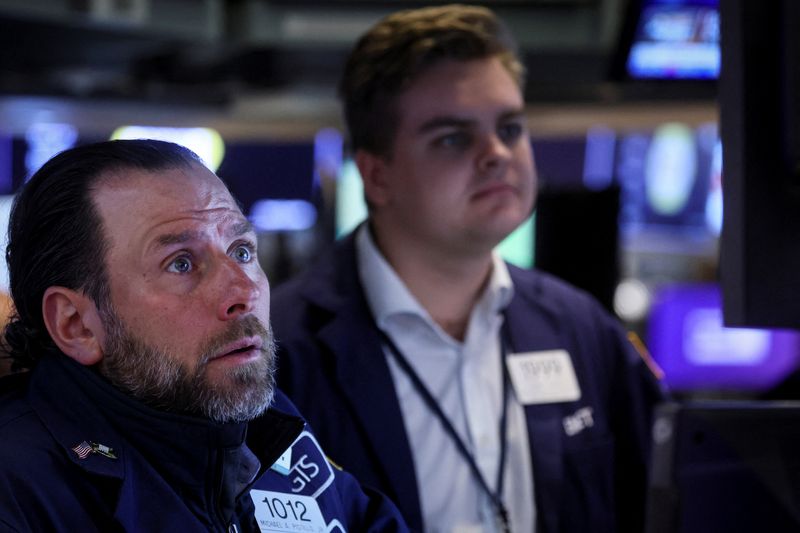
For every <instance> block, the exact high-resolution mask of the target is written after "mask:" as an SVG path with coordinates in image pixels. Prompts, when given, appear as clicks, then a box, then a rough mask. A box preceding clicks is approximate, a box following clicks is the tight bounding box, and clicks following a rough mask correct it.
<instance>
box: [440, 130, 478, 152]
mask: <svg viewBox="0 0 800 533" xmlns="http://www.w3.org/2000/svg"><path fill="white" fill-rule="evenodd" d="M470 140H471V139H470V136H469V134H467V133H464V132H455V133H448V134H447V135H443V136H441V137H439V138H438V139H436V140H435V141H434V144H435V145H436V146H439V147H442V148H465V147H467V146H469V143H470Z"/></svg>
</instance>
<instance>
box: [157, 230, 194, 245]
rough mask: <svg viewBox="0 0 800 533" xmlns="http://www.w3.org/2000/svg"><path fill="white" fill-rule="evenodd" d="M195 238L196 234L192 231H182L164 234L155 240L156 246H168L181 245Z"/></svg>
mask: <svg viewBox="0 0 800 533" xmlns="http://www.w3.org/2000/svg"><path fill="white" fill-rule="evenodd" d="M196 238H197V232H196V231H192V230H187V231H182V232H180V233H165V234H163V235H159V236H158V237H157V238H156V244H158V245H159V246H170V245H172V244H183V243H185V242H189V241H191V240H192V239H196Z"/></svg>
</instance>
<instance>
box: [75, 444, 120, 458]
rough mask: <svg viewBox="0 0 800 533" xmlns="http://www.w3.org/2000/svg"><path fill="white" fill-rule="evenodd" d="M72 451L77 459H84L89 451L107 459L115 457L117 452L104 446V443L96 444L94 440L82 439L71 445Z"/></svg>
mask: <svg viewBox="0 0 800 533" xmlns="http://www.w3.org/2000/svg"><path fill="white" fill-rule="evenodd" d="M72 451H73V452H75V454H76V455H77V456H78V458H79V459H86V458H87V457H89V454H90V453H96V454H99V455H102V456H104V457H108V458H109V459H116V458H117V454H115V453H114V449H113V448H110V447H109V446H106V445H105V444H98V443H96V442H86V441H83V442H81V443H80V444H77V445H75V446H73V447H72Z"/></svg>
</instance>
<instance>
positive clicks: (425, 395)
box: [378, 324, 511, 533]
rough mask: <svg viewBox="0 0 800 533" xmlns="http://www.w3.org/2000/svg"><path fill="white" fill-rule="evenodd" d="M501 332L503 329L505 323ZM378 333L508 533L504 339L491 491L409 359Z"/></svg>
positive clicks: (390, 340)
mask: <svg viewBox="0 0 800 533" xmlns="http://www.w3.org/2000/svg"><path fill="white" fill-rule="evenodd" d="M503 329H504V330H505V324H504V326H503ZM378 331H379V332H380V335H381V338H382V340H383V342H384V344H385V345H386V347H388V348H389V352H391V354H392V355H393V356H394V358H395V361H397V364H398V366H399V367H400V368H401V369H402V370H403V372H405V374H406V376H408V378H409V379H410V380H411V383H412V384H413V385H414V389H416V391H417V393H418V394H419V395H420V397H421V398H422V400H423V401H424V402H425V405H427V407H428V409H430V411H431V413H433V414H434V415H435V416H436V418H438V419H439V422H440V423H441V424H442V428H444V430H445V433H447V435H448V436H449V437H450V440H452V441H453V444H455V446H456V449H457V450H458V452H459V453H460V454H461V456H462V457H463V458H464V460H465V461H466V462H467V464H468V465H469V468H470V470H471V471H472V475H473V476H475V479H477V480H478V483H479V484H480V486H481V488H482V489H483V490H484V492H486V494H487V495H488V496H489V498H490V499H491V501H492V504H493V505H494V508H495V512H496V513H497V516H498V518H499V519H500V523H501V524H502V526H503V531H504V533H511V527H510V525H509V522H508V510H507V509H506V506H505V504H504V503H503V474H504V471H505V462H506V425H507V424H506V419H507V411H508V372H506V370H505V359H506V336H505V335H501V336H500V351H501V355H502V364H501V369H502V373H503V411H502V413H501V415H500V465H499V468H498V471H497V485H496V486H497V490H496V491H493V490H492V488H491V487H490V486H489V484H488V483H487V482H486V479H485V478H484V477H483V473H482V472H481V471H480V468H478V463H477V462H476V461H475V457H474V456H473V455H472V453H471V452H470V451H469V448H467V445H466V444H465V443H464V440H463V439H462V438H461V437H460V436H459V434H458V432H457V431H456V428H455V427H453V424H452V423H451V422H450V420H449V419H448V418H447V415H445V414H444V411H442V408H441V406H440V405H439V402H437V401H436V398H434V396H433V394H431V392H430V390H428V387H426V386H425V384H424V383H423V382H422V379H421V378H420V377H419V374H417V372H416V371H415V370H414V368H413V367H412V366H411V363H409V362H408V359H407V358H406V357H405V356H404V355H403V353H402V352H401V351H400V349H399V348H398V347H397V345H396V344H395V343H394V342H393V341H392V339H391V338H389V335H387V334H386V332H384V331H383V330H382V329H380V328H378Z"/></svg>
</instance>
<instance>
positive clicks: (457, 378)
mask: <svg viewBox="0 0 800 533" xmlns="http://www.w3.org/2000/svg"><path fill="white" fill-rule="evenodd" d="M356 250H357V260H358V273H359V276H360V279H361V283H362V285H363V287H364V290H365V292H366V297H367V302H368V304H369V306H370V309H371V311H372V314H373V316H374V317H375V321H376V323H377V324H378V327H379V328H381V329H382V330H383V331H384V332H385V333H386V334H387V335H388V336H389V338H390V339H392V342H394V343H395V345H396V346H397V348H398V349H399V351H400V352H401V353H402V354H403V355H404V356H405V358H406V359H407V360H408V361H409V363H410V365H411V367H412V368H413V369H414V371H415V372H416V373H417V374H418V375H419V377H420V378H421V380H422V382H423V383H424V385H425V386H426V388H427V389H428V390H429V391H430V392H431V394H432V395H433V397H434V398H435V399H436V401H437V402H438V403H439V406H440V407H441V409H442V411H443V412H444V413H445V415H446V416H447V417H448V419H449V420H450V422H451V424H452V425H453V427H454V428H455V430H456V431H457V432H458V434H459V436H460V437H461V439H462V440H463V441H464V443H465V444H466V445H467V448H468V449H469V450H471V452H472V454H473V457H474V458H475V461H476V463H477V465H478V467H479V469H480V470H481V472H482V474H483V477H484V479H485V480H486V481H487V483H488V484H489V487H490V488H491V489H492V490H493V491H496V490H497V486H496V485H497V477H498V476H497V474H498V469H499V464H500V454H501V446H502V441H501V439H500V419H501V415H502V411H503V364H504V362H503V361H501V359H502V357H501V353H502V349H501V340H500V339H501V327H502V324H503V316H502V314H501V313H502V310H503V309H504V308H505V307H506V306H507V305H508V303H509V302H510V301H511V297H512V295H513V290H514V289H513V285H512V283H511V278H510V276H509V274H508V269H507V267H506V265H505V263H504V262H503V261H502V260H501V259H500V258H499V257H498V256H497V255H494V256H493V268H492V274H491V278H490V280H489V283H488V284H487V287H486V289H485V290H484V292H483V294H482V295H481V296H480V298H479V300H478V302H477V303H476V305H475V307H474V308H473V309H472V312H471V314H470V317H469V323H468V326H467V330H466V335H465V339H464V342H459V341H457V340H455V339H453V338H452V337H451V336H450V335H449V334H447V333H446V332H445V331H444V330H442V328H441V327H439V325H438V324H436V323H435V322H434V321H433V320H432V319H431V317H430V315H429V314H428V312H427V311H426V310H425V309H424V308H423V307H422V306H421V305H420V304H419V302H418V301H417V300H416V299H415V298H414V296H413V295H412V294H411V293H410V292H409V290H408V289H407V288H406V286H405V284H404V283H403V282H402V280H401V279H400V277H399V276H398V275H397V273H396V272H395V271H394V270H393V269H392V267H391V266H390V265H389V263H388V262H387V261H386V259H385V258H384V257H383V255H382V254H381V253H380V251H379V250H378V249H377V247H376V246H375V243H374V241H373V239H372V237H371V235H370V232H369V230H368V227H367V225H366V224H364V225H362V227H361V228H360V229H359V230H358V234H357V236H356ZM384 351H385V354H384V355H385V356H386V357H387V359H388V363H389V368H390V370H391V374H392V379H393V380H394V385H395V388H396V390H397V395H398V400H399V402H400V409H401V412H402V413H403V422H404V424H405V428H406V431H407V433H408V437H409V439H410V445H411V453H412V456H413V459H414V468H415V473H416V476H417V483H418V485H419V486H418V490H419V495H420V502H421V506H422V517H423V521H424V523H425V530H426V531H427V532H429V533H451V532H458V533H461V532H468V531H470V532H472V531H474V532H477V531H481V532H492V531H500V529H499V523H498V521H497V514H496V512H495V508H494V506H493V504H492V501H491V499H490V497H489V495H487V494H486V492H485V491H484V490H483V489H482V487H481V485H480V482H479V481H478V480H476V479H475V476H474V475H473V473H472V470H471V469H470V466H469V463H468V462H467V460H466V459H465V458H464V457H463V456H462V455H461V453H460V452H459V451H458V449H457V447H456V445H455V443H454V442H453V439H452V438H451V436H450V435H449V434H448V433H447V431H446V430H445V429H444V428H443V426H442V424H441V422H440V420H439V419H438V418H437V417H436V415H435V414H434V413H433V412H432V411H431V409H430V407H429V406H428V404H427V403H426V402H425V401H424V399H423V398H422V396H421V395H420V393H419V391H418V390H417V389H416V388H415V386H414V384H413V383H412V382H411V380H410V379H409V377H408V375H407V374H406V372H405V371H404V370H403V369H402V368H401V367H399V366H398V364H397V362H396V360H395V358H394V356H392V355H391V352H389V350H388V349H385V350H384ZM507 394H508V400H509V401H508V404H507V410H508V411H507V424H506V426H507V427H506V443H505V446H506V463H505V469H504V474H503V475H504V480H503V491H502V498H503V501H504V503H505V505H506V508H507V509H508V511H509V521H510V524H511V528H512V531H513V532H514V533H518V532H523V533H527V532H532V531H534V529H535V520H536V511H535V506H534V500H533V474H532V468H531V459H530V450H529V445H528V433H527V429H526V423H525V414H524V411H523V408H522V406H521V405H520V403H519V402H518V401H517V399H516V398H515V396H514V391H513V388H512V387H510V386H509V387H508V392H507Z"/></svg>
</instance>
